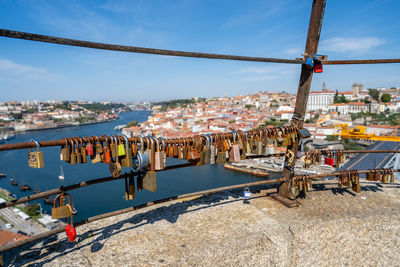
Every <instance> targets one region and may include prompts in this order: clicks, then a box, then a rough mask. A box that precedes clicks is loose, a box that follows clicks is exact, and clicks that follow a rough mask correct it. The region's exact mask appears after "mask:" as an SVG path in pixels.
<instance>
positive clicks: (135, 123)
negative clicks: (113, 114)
mask: <svg viewBox="0 0 400 267" xmlns="http://www.w3.org/2000/svg"><path fill="white" fill-rule="evenodd" d="M138 124H139V122H138V121H131V122H129V123H128V124H127V125H126V127H127V128H129V127H132V126H137V125H138Z"/></svg>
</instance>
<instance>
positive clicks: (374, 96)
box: [368, 89, 379, 101]
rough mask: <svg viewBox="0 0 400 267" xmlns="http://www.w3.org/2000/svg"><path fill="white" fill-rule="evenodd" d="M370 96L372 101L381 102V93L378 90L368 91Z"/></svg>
mask: <svg viewBox="0 0 400 267" xmlns="http://www.w3.org/2000/svg"><path fill="white" fill-rule="evenodd" d="M368 94H369V95H370V96H371V97H372V99H374V100H376V101H379V91H378V90H377V89H368Z"/></svg>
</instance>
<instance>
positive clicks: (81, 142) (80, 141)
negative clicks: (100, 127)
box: [78, 136, 83, 147]
mask: <svg viewBox="0 0 400 267" xmlns="http://www.w3.org/2000/svg"><path fill="white" fill-rule="evenodd" d="M78 140H79V143H80V144H81V147H83V139H82V137H80V136H78Z"/></svg>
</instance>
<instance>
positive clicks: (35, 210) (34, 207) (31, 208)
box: [25, 204, 39, 217]
mask: <svg viewBox="0 0 400 267" xmlns="http://www.w3.org/2000/svg"><path fill="white" fill-rule="evenodd" d="M25 213H26V214H28V215H29V216H31V217H32V216H35V215H38V214H39V204H29V205H28V206H26V207H25Z"/></svg>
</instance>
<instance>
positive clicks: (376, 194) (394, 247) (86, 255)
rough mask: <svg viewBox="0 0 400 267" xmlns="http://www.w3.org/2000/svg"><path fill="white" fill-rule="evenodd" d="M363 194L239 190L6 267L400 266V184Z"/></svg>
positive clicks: (47, 244)
mask: <svg viewBox="0 0 400 267" xmlns="http://www.w3.org/2000/svg"><path fill="white" fill-rule="evenodd" d="M362 190H363V191H362V192H361V193H360V194H355V193H353V192H352V191H351V190H350V189H344V190H340V189H338V188H337V184H336V182H335V181H320V182H318V183H314V184H313V190H312V191H311V192H309V193H308V196H307V198H305V199H300V200H299V201H300V202H301V203H302V205H301V206H300V207H298V208H292V209H288V208H286V207H284V206H282V205H281V204H279V203H277V202H275V201H274V200H271V199H269V198H266V197H265V194H266V193H267V192H273V191H274V189H267V190H265V188H262V187H259V188H253V189H252V191H253V193H255V194H253V195H252V197H253V198H252V199H251V200H250V201H248V203H244V201H243V198H242V191H239V190H235V191H228V192H222V193H220V194H214V195H209V196H204V197H201V198H198V199H192V200H187V201H183V202H175V203H172V204H167V205H159V206H155V207H153V208H151V207H149V208H146V209H142V210H138V211H135V212H130V213H127V214H123V215H120V216H116V217H112V218H108V219H104V220H101V221H98V222H94V223H91V224H88V225H85V226H82V227H79V228H78V229H77V230H78V235H79V238H78V242H77V243H69V242H68V241H67V240H66V236H65V233H61V234H59V235H58V236H53V237H49V238H47V239H43V240H41V241H38V242H36V243H31V244H28V245H25V246H23V247H20V248H17V249H13V250H11V251H8V252H6V253H5V254H4V264H5V266H23V265H25V266H26V265H48V266H120V265H123V266H126V265H128V266H150V265H155V266H163V265H174V266H198V265H200V266H226V265H238V266H304V265H312V266H332V265H351V266H360V265H362V266H365V265H373V266H388V265H392V266H393V265H399V263H400V226H399V218H400V184H398V183H396V184H380V183H379V184H376V183H374V182H369V181H366V180H363V179H362Z"/></svg>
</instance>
